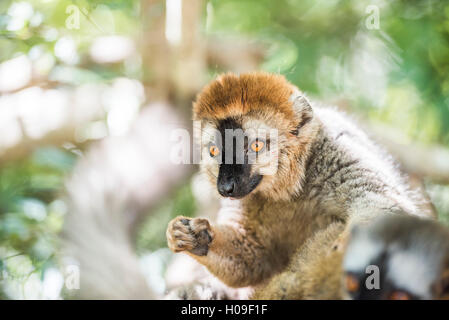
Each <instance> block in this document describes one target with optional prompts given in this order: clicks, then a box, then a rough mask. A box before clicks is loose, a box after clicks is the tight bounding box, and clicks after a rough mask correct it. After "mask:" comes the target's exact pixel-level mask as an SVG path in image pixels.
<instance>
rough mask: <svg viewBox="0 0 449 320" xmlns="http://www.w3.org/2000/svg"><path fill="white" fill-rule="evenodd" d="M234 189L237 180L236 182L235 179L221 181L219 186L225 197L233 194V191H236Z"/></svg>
mask: <svg viewBox="0 0 449 320" xmlns="http://www.w3.org/2000/svg"><path fill="white" fill-rule="evenodd" d="M234 189H235V182H234V180H233V179H231V180H228V181H226V182H223V183H220V185H219V186H218V191H219V192H220V194H221V195H222V196H224V197H230V196H232V193H233V192H234Z"/></svg>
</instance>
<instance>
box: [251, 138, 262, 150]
mask: <svg viewBox="0 0 449 320" xmlns="http://www.w3.org/2000/svg"><path fill="white" fill-rule="evenodd" d="M264 146H265V143H263V142H262V141H259V140H256V141H254V142H253V143H251V150H253V151H254V152H260V151H262V149H263V147H264Z"/></svg>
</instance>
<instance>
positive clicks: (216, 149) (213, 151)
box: [209, 145, 220, 157]
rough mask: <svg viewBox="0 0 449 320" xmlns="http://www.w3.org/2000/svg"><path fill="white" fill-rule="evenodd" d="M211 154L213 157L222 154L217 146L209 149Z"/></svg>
mask: <svg viewBox="0 0 449 320" xmlns="http://www.w3.org/2000/svg"><path fill="white" fill-rule="evenodd" d="M209 154H210V156H211V157H216V156H218V155H219V154H220V149H218V147H217V146H216V145H212V146H210V147H209Z"/></svg>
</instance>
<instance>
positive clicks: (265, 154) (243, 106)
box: [193, 73, 311, 199]
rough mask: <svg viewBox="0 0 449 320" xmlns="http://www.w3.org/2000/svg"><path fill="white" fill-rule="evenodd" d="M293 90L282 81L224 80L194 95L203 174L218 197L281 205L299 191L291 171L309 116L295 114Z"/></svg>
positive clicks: (264, 77)
mask: <svg viewBox="0 0 449 320" xmlns="http://www.w3.org/2000/svg"><path fill="white" fill-rule="evenodd" d="M295 90H296V89H295V87H293V86H292V85H291V84H289V83H288V82H287V81H286V80H285V79H284V78H283V77H281V76H275V75H270V74H266V73H253V74H245V75H241V76H236V75H232V74H227V75H224V76H221V77H219V78H218V79H217V80H216V81H213V82H212V83H211V84H209V85H208V86H207V87H206V88H205V89H204V90H203V91H202V92H201V93H200V94H199V95H198V97H197V101H196V102H195V103H194V108H193V111H194V118H195V120H198V121H199V122H200V123H201V146H202V163H201V164H202V169H203V171H204V172H205V173H206V174H207V175H208V177H209V180H210V181H211V182H212V183H213V184H215V185H216V188H217V191H218V193H219V194H220V195H221V196H223V197H231V198H243V197H245V196H247V195H248V194H250V193H254V192H260V193H264V194H265V195H267V196H270V197H272V198H277V199H281V198H288V196H289V195H290V194H291V193H295V192H296V191H297V190H298V189H299V188H300V186H299V185H298V181H297V180H298V179H297V177H298V175H301V174H302V173H301V172H297V171H295V170H299V169H297V165H296V164H297V163H299V162H300V161H301V158H302V154H303V153H305V152H306V151H305V149H306V148H305V147H304V146H305V145H306V144H307V142H308V141H309V140H308V139H309V136H310V130H307V128H306V123H307V122H308V121H309V120H310V119H311V110H310V109H307V110H302V109H301V108H299V109H296V110H295V104H294V101H293V100H294V99H293V98H294V97H295V93H297V91H295Z"/></svg>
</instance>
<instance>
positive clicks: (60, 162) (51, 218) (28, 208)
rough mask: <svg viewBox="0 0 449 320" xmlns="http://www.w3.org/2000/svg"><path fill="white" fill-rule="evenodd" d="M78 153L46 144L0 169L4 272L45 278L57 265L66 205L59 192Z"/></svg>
mask: <svg viewBox="0 0 449 320" xmlns="http://www.w3.org/2000/svg"><path fill="white" fill-rule="evenodd" d="M74 160H75V158H74V156H73V155H72V154H70V153H68V152H64V151H61V150H60V149H56V148H42V149H39V150H37V151H36V152H34V153H33V154H32V156H31V157H29V158H27V159H24V160H22V161H19V162H17V163H11V164H8V165H6V166H4V167H2V169H1V170H0V244H1V245H0V276H1V277H4V278H5V279H15V280H17V279H22V280H23V279H26V278H27V277H29V276H30V275H31V274H33V273H37V274H38V275H39V277H42V276H43V273H44V272H45V270H46V269H47V268H48V267H52V266H55V265H56V260H55V258H56V257H55V252H56V249H57V247H58V241H57V234H58V233H59V231H60V230H61V228H62V223H63V217H64V214H65V210H66V209H65V204H64V202H63V201H62V200H59V199H58V197H59V196H61V194H60V193H61V189H62V185H63V180H64V178H65V175H66V174H67V173H68V172H69V171H70V169H71V168H72V167H73V164H74Z"/></svg>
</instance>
